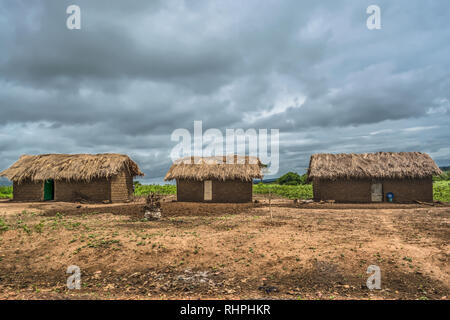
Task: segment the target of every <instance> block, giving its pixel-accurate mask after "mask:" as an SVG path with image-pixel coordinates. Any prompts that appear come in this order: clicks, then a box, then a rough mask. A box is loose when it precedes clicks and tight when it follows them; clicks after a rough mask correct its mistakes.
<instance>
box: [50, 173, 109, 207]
mask: <svg viewBox="0 0 450 320" xmlns="http://www.w3.org/2000/svg"><path fill="white" fill-rule="evenodd" d="M80 195H82V198H83V199H85V200H89V201H98V202H101V201H103V200H111V182H110V181H109V180H107V179H106V178H104V179H94V180H91V181H89V182H76V181H64V180H63V181H55V200H56V201H75V200H79V198H80Z"/></svg>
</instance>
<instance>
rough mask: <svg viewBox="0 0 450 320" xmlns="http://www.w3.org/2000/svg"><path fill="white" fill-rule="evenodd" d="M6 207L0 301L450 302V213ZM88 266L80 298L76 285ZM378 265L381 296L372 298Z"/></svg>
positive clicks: (391, 208)
mask: <svg viewBox="0 0 450 320" xmlns="http://www.w3.org/2000/svg"><path fill="white" fill-rule="evenodd" d="M172 200H173V198H170V197H168V198H166V199H165V202H163V204H162V215H163V218H162V219H161V220H159V221H145V219H143V215H142V212H141V207H142V203H141V202H133V203H129V204H117V205H87V204H73V203H58V202H49V203H14V202H10V201H0V218H1V220H0V222H1V221H3V224H2V223H0V299H447V298H448V296H449V289H450V267H449V254H450V250H449V247H448V242H449V239H450V229H449V226H450V207H449V206H445V205H439V206H424V205H393V204H390V205H387V204H385V205H381V204H379V205H356V204H355V205H351V204H349V205H343V204H340V205H338V204H326V205H319V204H314V205H301V206H295V205H294V204H293V202H292V201H288V200H284V199H275V200H272V201H271V204H270V206H269V203H268V200H267V199H266V198H264V197H263V196H258V203H256V204H255V203H254V204H196V203H181V202H180V203H178V202H172ZM70 265H76V266H79V267H80V269H81V290H69V289H68V288H67V286H66V281H67V278H68V277H69V276H70V274H67V273H66V270H67V268H68V266H70ZM369 265H377V266H379V267H380V270H381V290H369V289H368V288H367V286H366V280H367V278H368V277H369V274H367V273H366V271H367V268H368V266H369Z"/></svg>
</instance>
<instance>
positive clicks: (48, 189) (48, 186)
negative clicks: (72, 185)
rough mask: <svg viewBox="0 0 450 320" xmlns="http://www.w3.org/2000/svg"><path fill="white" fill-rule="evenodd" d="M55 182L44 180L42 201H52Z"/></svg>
mask: <svg viewBox="0 0 450 320" xmlns="http://www.w3.org/2000/svg"><path fill="white" fill-rule="evenodd" d="M54 187H55V182H54V181H53V180H52V179H49V180H45V182H44V201H48V200H53V199H54V194H55V192H54V189H55V188H54Z"/></svg>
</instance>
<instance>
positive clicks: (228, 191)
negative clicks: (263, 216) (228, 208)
mask: <svg viewBox="0 0 450 320" xmlns="http://www.w3.org/2000/svg"><path fill="white" fill-rule="evenodd" d="M203 187H204V183H203V181H193V180H177V200H178V201H182V202H217V203H244V202H251V201H252V191H253V184H252V183H251V182H244V181H241V180H229V181H219V180H213V181H212V201H204V200H203V199H204V198H203V196H204V189H203Z"/></svg>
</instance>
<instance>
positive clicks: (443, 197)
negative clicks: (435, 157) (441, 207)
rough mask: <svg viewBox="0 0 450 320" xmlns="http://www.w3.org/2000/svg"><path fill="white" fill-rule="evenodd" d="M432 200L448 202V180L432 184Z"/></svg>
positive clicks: (449, 195)
mask: <svg viewBox="0 0 450 320" xmlns="http://www.w3.org/2000/svg"><path fill="white" fill-rule="evenodd" d="M433 198H434V200H438V201H443V202H450V180H447V181H435V182H433Z"/></svg>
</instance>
